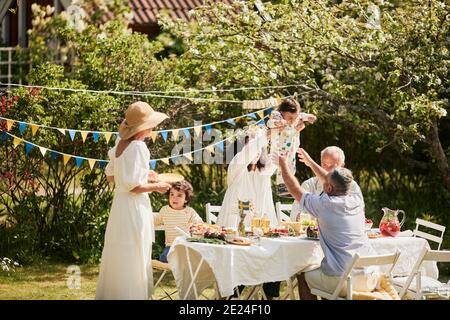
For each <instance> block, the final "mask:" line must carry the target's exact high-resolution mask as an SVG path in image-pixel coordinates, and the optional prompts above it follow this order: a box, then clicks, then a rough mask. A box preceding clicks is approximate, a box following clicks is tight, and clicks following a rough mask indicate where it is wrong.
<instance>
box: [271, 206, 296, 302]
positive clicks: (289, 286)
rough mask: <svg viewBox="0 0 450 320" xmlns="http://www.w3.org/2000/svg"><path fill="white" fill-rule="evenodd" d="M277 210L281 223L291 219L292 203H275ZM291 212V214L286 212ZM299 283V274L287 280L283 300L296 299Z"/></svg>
mask: <svg viewBox="0 0 450 320" xmlns="http://www.w3.org/2000/svg"><path fill="white" fill-rule="evenodd" d="M275 210H276V213H277V218H278V221H279V223H280V224H281V222H282V221H291V217H290V215H291V214H292V203H281V202H276V203H275ZM285 211H286V212H289V216H288V215H287V214H286V213H284V212H285ZM297 285H298V283H297V275H294V276H293V277H291V278H289V279H287V280H286V293H285V294H284V295H283V296H282V297H281V299H282V300H285V299H287V298H288V297H290V298H291V299H292V300H294V299H295V294H294V289H295V287H296V286H297Z"/></svg>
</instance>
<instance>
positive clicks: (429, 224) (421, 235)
mask: <svg viewBox="0 0 450 320" xmlns="http://www.w3.org/2000/svg"><path fill="white" fill-rule="evenodd" d="M419 226H423V227H426V228H430V229H434V230H437V231H439V232H440V237H437V236H435V235H432V234H429V233H426V232H423V231H420V230H419ZM444 232H445V226H441V225H440V224H437V223H433V222H430V221H426V220H423V219H419V218H417V219H416V229H415V230H414V232H413V236H414V237H419V238H424V239H427V240H430V241H433V242H436V243H438V250H440V249H441V245H442V240H443V238H444Z"/></svg>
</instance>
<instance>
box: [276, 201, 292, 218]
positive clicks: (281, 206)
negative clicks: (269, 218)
mask: <svg viewBox="0 0 450 320" xmlns="http://www.w3.org/2000/svg"><path fill="white" fill-rule="evenodd" d="M275 210H276V211H277V218H278V221H280V222H281V221H290V220H291V218H290V216H288V215H287V214H286V213H284V212H283V211H289V214H291V212H292V203H290V204H288V203H281V202H277V203H275Z"/></svg>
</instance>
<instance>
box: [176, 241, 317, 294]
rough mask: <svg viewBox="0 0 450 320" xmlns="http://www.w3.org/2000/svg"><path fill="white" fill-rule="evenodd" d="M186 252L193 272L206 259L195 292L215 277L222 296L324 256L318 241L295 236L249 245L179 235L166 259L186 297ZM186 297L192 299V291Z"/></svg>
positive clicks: (289, 272) (309, 264)
mask: <svg viewBox="0 0 450 320" xmlns="http://www.w3.org/2000/svg"><path fill="white" fill-rule="evenodd" d="M186 248H188V250H187V252H186ZM187 254H188V255H189V260H190V262H191V266H192V267H193V269H194V271H195V268H196V267H197V266H198V264H199V262H200V260H201V258H203V259H204V262H206V263H202V266H201V268H200V270H199V273H198V278H197V279H196V281H195V285H196V288H197V290H198V292H201V291H203V289H204V288H206V287H208V286H209V285H211V283H212V281H214V279H215V280H216V281H217V286H218V289H219V292H220V295H221V296H229V295H232V294H233V289H234V288H235V287H237V286H238V285H248V286H251V285H258V284H261V283H264V282H273V281H283V280H287V279H288V278H289V277H291V276H293V275H295V274H296V273H298V272H300V271H303V270H306V269H311V268H314V267H317V266H318V265H319V264H320V261H321V260H322V258H323V253H322V249H321V248H320V244H319V241H312V240H306V239H302V238H298V237H292V238H278V239H269V238H261V241H260V244H259V245H252V246H236V245H213V244H203V243H195V242H188V241H186V240H185V239H184V238H183V237H178V238H177V239H176V240H175V241H174V242H173V244H172V246H171V249H170V252H169V254H168V261H169V264H170V265H171V267H172V272H173V275H174V278H175V281H176V284H177V287H178V290H179V292H180V297H184V296H185V294H186V291H187V290H188V286H189V283H190V280H191V275H190V271H189V266H188V259H187ZM186 298H187V299H192V298H194V292H193V290H190V291H189V294H188V295H187V297H186Z"/></svg>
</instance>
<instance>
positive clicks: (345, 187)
mask: <svg viewBox="0 0 450 320" xmlns="http://www.w3.org/2000/svg"><path fill="white" fill-rule="evenodd" d="M352 181H353V175H352V172H351V171H350V170H348V169H346V168H336V169H334V170H333V171H332V172H331V174H330V182H331V184H332V185H333V187H334V192H335V193H336V194H347V193H348V191H349V190H350V186H351V184H352Z"/></svg>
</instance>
